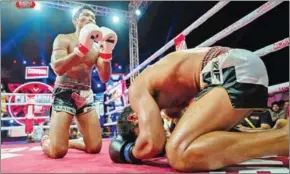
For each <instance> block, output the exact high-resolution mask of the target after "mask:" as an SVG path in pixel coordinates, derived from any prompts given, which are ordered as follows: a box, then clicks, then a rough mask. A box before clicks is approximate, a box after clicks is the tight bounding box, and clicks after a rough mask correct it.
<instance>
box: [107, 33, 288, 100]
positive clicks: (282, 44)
mask: <svg viewBox="0 0 290 174" xmlns="http://www.w3.org/2000/svg"><path fill="white" fill-rule="evenodd" d="M288 46H289V38H285V39H283V40H280V41H278V42H275V43H273V44H271V45H268V46H266V47H263V48H261V49H259V50H257V51H255V52H254V53H255V54H256V55H258V56H260V57H263V56H265V55H267V54H270V53H273V52H276V51H279V50H281V49H283V48H286V47H288ZM287 84H288V88H289V82H285V83H282V84H278V85H282V88H285V87H287ZM274 86H276V85H274ZM274 86H269V87H268V88H269V91H271V92H269V94H272V93H275V92H280V90H279V89H280V88H281V87H279V88H277V87H274ZM126 91H128V90H126ZM122 95H123V94H122ZM118 97H120V95H119V96H116V97H114V98H112V99H110V100H108V101H107V102H105V104H109V103H110V102H112V101H115V100H116V99H117V98H118ZM113 99H114V100H113Z"/></svg>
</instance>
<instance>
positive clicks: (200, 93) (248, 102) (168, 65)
mask: <svg viewBox="0 0 290 174" xmlns="http://www.w3.org/2000/svg"><path fill="white" fill-rule="evenodd" d="M192 98H193V99H194V101H193V102H190V100H191V99H192ZM267 99H268V75H267V70H266V67H265V65H264V63H263V61H262V60H261V59H260V58H259V57H258V56H256V55H255V54H254V53H253V52H251V51H248V50H245V49H233V48H227V47H204V48H193V49H188V50H182V51H176V52H173V53H171V54H169V55H167V56H166V57H165V58H163V59H162V60H160V61H158V62H157V63H155V64H154V65H152V66H150V67H149V68H147V69H145V70H144V71H143V72H142V73H141V74H140V75H139V76H138V77H137V78H136V79H135V80H134V81H133V83H132V84H131V86H130V88H129V101H130V104H131V107H132V110H133V111H134V113H135V114H136V116H137V117H138V128H139V135H138V137H137V138H136V140H135V139H132V138H131V139H127V138H128V137H122V132H121V133H120V135H119V136H118V137H117V138H115V139H113V140H112V143H111V146H110V156H111V158H112V160H113V161H115V162H128V163H135V162H139V161H140V160H142V159H148V158H152V157H155V156H156V155H157V154H159V153H160V152H162V150H163V149H164V147H165V148H166V156H167V158H168V162H169V164H170V166H171V167H172V168H173V169H176V170H178V171H182V172H192V171H203V170H215V169H220V168H223V167H225V166H229V165H233V164H237V163H240V162H242V161H245V160H248V159H252V158H257V157H261V156H266V155H288V154H289V137H288V135H289V128H288V123H287V125H286V126H284V127H283V128H281V129H277V130H271V131H266V132H255V133H241V132H229V130H230V129H231V128H233V127H234V126H235V125H236V124H237V123H238V122H239V121H240V120H241V119H243V118H244V117H246V116H247V115H248V114H250V113H251V112H252V111H253V110H257V109H261V110H263V109H265V108H266V107H267ZM189 102H190V103H189ZM185 107H187V108H186V110H185V112H184V113H183V114H182V116H181V118H180V119H179V121H178V122H177V124H176V126H175V128H174V130H173V132H172V134H171V136H170V137H169V139H166V136H165V133H164V130H163V127H162V120H161V116H160V110H162V109H165V110H166V109H174V110H182V109H183V108H185ZM135 125H136V124H135ZM116 153H117V154H119V155H115V154H116ZM115 157H117V158H119V159H118V160H115Z"/></svg>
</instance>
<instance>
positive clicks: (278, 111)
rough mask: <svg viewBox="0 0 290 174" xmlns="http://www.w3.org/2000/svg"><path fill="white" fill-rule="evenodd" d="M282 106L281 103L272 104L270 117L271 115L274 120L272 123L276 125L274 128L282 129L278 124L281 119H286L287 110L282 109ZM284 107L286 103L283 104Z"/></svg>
mask: <svg viewBox="0 0 290 174" xmlns="http://www.w3.org/2000/svg"><path fill="white" fill-rule="evenodd" d="M281 104H282V102H281V101H279V102H273V103H272V107H271V109H270V110H269V112H270V115H271V118H272V121H273V123H274V125H275V126H273V127H276V128H278V127H280V126H277V125H276V123H277V124H279V121H278V120H280V119H286V109H285V108H282V107H281ZM283 105H284V102H283Z"/></svg>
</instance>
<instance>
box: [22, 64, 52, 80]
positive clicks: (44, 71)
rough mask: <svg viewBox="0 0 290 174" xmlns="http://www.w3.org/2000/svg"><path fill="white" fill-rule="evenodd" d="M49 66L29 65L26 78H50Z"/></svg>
mask: <svg viewBox="0 0 290 174" xmlns="http://www.w3.org/2000/svg"><path fill="white" fill-rule="evenodd" d="M48 71H49V70H48V66H27V67H26V72H25V79H43V78H48Z"/></svg>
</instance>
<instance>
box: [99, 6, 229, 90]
mask: <svg viewBox="0 0 290 174" xmlns="http://www.w3.org/2000/svg"><path fill="white" fill-rule="evenodd" d="M228 3H229V2H227V1H220V2H218V3H217V4H216V5H215V6H214V7H212V8H211V9H210V10H209V11H207V12H206V13H205V14H203V15H202V16H201V17H200V18H198V19H197V20H196V21H195V22H193V23H192V24H191V25H190V26H188V27H187V28H186V29H185V30H183V31H182V32H181V34H183V35H184V36H186V35H188V34H189V33H190V32H191V31H193V30H194V29H196V28H197V27H199V26H200V25H201V24H203V23H204V22H205V21H206V20H207V19H209V18H210V17H211V16H213V15H214V14H215V13H217V12H218V11H219V10H220V9H222V8H223V7H224V6H225V5H227V4H228ZM178 36H179V35H177V36H176V37H178ZM176 37H175V38H176ZM173 45H174V38H173V39H172V40H171V41H169V42H168V43H166V44H165V45H164V46H163V47H161V48H160V49H159V50H158V51H156V52H155V53H154V54H153V55H151V56H150V57H149V58H148V59H146V60H145V61H144V62H143V63H141V64H140V65H139V66H138V67H136V68H135V69H134V70H133V71H131V72H130V73H129V74H127V75H126V76H125V77H124V79H123V80H127V79H129V78H130V77H131V76H132V75H133V74H134V73H136V72H137V71H139V70H140V69H141V68H143V67H144V66H145V65H147V64H149V63H150V62H151V61H153V60H154V59H156V58H157V57H158V56H159V55H161V54H162V53H164V52H165V51H166V50H168V49H169V48H170V47H172V46H173ZM120 83H121V82H118V83H117V84H115V85H114V86H113V87H111V88H110V89H108V90H106V91H105V92H104V94H109V93H110V92H111V91H112V90H116V88H117V87H118V85H120Z"/></svg>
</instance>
